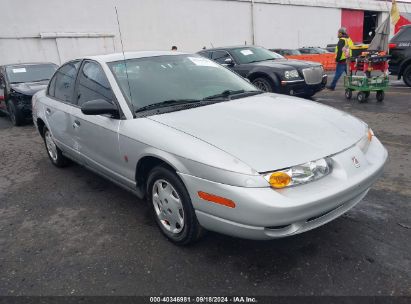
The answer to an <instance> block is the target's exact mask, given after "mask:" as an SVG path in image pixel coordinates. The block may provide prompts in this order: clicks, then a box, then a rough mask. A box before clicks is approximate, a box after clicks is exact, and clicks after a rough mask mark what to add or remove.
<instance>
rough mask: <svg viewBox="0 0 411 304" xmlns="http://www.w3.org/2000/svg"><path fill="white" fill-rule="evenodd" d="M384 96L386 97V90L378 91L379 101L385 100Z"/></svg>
mask: <svg viewBox="0 0 411 304" xmlns="http://www.w3.org/2000/svg"><path fill="white" fill-rule="evenodd" d="M384 97H385V93H384V91H378V92H377V95H376V98H377V101H378V102H383V101H384Z"/></svg>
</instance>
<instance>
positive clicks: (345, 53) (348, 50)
mask: <svg viewBox="0 0 411 304" xmlns="http://www.w3.org/2000/svg"><path fill="white" fill-rule="evenodd" d="M340 39H343V40H344V41H345V44H344V47H343V49H342V52H341V58H339V60H344V59H347V58H349V57H351V56H352V47H353V46H354V42H352V40H351V38H344V37H341V38H340ZM337 53H338V45H337V46H336V47H335V56H337ZM337 59H338V58H337Z"/></svg>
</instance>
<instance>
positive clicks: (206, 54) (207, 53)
mask: <svg viewBox="0 0 411 304" xmlns="http://www.w3.org/2000/svg"><path fill="white" fill-rule="evenodd" d="M198 54H200V55H201V56H203V57H205V58H208V59H211V52H207V51H201V52H199V53H198Z"/></svg>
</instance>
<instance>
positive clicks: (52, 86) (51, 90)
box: [47, 73, 57, 97]
mask: <svg viewBox="0 0 411 304" xmlns="http://www.w3.org/2000/svg"><path fill="white" fill-rule="evenodd" d="M56 79H57V73H56V74H54V76H53V77H52V78H51V80H50V83H49V88H48V91H47V94H48V95H50V96H51V97H56V96H55V89H56Z"/></svg>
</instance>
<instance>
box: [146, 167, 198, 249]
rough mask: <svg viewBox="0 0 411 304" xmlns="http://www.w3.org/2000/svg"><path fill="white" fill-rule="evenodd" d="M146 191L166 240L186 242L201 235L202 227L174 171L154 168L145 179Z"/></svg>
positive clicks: (192, 240)
mask: <svg viewBox="0 0 411 304" xmlns="http://www.w3.org/2000/svg"><path fill="white" fill-rule="evenodd" d="M147 194H148V199H149V201H150V203H151V205H152V210H153V213H154V218H155V220H156V223H157V225H158V226H159V228H160V230H161V232H162V233H163V234H164V235H165V236H166V237H167V238H168V239H169V240H170V241H172V242H173V243H175V244H178V245H187V244H189V243H192V242H195V241H196V240H198V239H199V238H200V237H201V235H202V232H203V228H202V227H201V226H200V224H199V223H198V220H197V217H196V215H195V212H194V208H193V205H192V203H191V199H190V196H189V194H188V192H187V189H186V188H185V186H184V184H183V182H182V181H181V180H180V178H179V177H178V176H177V174H175V173H174V172H172V171H171V170H169V169H168V168H166V167H164V166H159V167H156V168H154V169H153V170H152V171H151V172H150V175H149V178H148V181H147Z"/></svg>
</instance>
